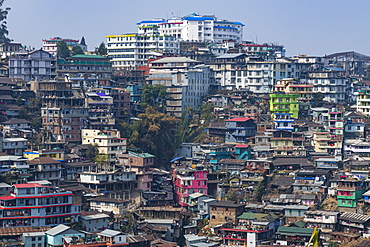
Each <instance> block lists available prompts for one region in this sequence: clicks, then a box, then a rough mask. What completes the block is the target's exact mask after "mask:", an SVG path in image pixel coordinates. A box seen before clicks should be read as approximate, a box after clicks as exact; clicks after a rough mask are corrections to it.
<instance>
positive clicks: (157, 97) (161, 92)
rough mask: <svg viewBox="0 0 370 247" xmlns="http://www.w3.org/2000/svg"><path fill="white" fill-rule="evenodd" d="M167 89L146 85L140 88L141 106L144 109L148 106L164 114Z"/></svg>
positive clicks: (160, 86)
mask: <svg viewBox="0 0 370 247" xmlns="http://www.w3.org/2000/svg"><path fill="white" fill-rule="evenodd" d="M167 98H168V97H167V89H166V87H165V86H162V85H147V84H145V85H144V86H143V88H142V94H141V105H142V107H143V108H144V109H145V108H146V107H148V106H151V107H153V108H154V109H155V110H159V111H160V112H164V109H165V107H166V99H167Z"/></svg>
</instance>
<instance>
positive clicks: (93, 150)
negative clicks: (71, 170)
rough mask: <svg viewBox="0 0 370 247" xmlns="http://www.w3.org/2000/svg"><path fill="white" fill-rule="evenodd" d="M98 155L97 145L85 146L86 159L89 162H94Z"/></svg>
mask: <svg viewBox="0 0 370 247" xmlns="http://www.w3.org/2000/svg"><path fill="white" fill-rule="evenodd" d="M98 154H99V148H98V144H96V143H94V144H91V143H90V144H89V145H87V150H86V158H87V159H89V160H94V159H95V157H96V156H97V155H98Z"/></svg>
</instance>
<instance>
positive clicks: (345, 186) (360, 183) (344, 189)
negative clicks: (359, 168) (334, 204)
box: [337, 175, 366, 211]
mask: <svg viewBox="0 0 370 247" xmlns="http://www.w3.org/2000/svg"><path fill="white" fill-rule="evenodd" d="M337 182H338V189H337V200H338V207H343V208H344V209H343V210H345V211H350V210H351V209H353V210H355V209H356V207H357V205H358V200H359V199H361V198H362V194H364V193H365V192H366V185H365V180H364V179H360V178H359V177H358V176H350V175H348V176H347V175H343V176H340V179H339V180H338V181H337Z"/></svg>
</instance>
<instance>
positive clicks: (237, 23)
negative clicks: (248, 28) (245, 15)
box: [233, 21, 245, 27]
mask: <svg viewBox="0 0 370 247" xmlns="http://www.w3.org/2000/svg"><path fill="white" fill-rule="evenodd" d="M233 23H234V24H235V25H242V26H243V27H244V26H245V25H244V24H243V23H241V22H239V21H234V22H233Z"/></svg>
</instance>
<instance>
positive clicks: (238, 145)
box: [235, 144, 249, 148]
mask: <svg viewBox="0 0 370 247" xmlns="http://www.w3.org/2000/svg"><path fill="white" fill-rule="evenodd" d="M235 147H236V148H247V147H249V145H248V144H236V145H235Z"/></svg>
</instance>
